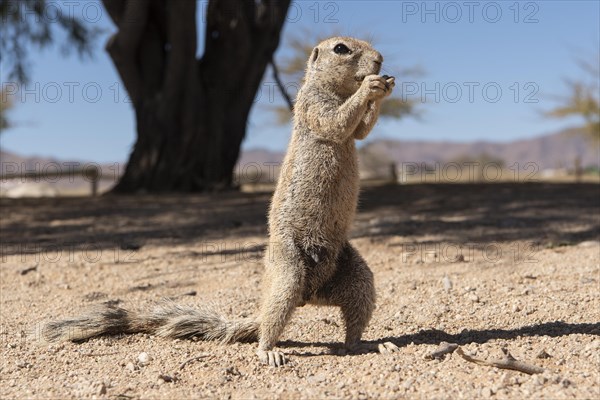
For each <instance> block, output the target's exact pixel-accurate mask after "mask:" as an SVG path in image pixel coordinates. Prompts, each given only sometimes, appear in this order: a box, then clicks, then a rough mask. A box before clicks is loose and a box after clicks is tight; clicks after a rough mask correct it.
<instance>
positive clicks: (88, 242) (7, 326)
mask: <svg viewBox="0 0 600 400" xmlns="http://www.w3.org/2000/svg"><path fill="white" fill-rule="evenodd" d="M599 200H600V186H598V185H587V184H582V185H566V184H561V185H549V184H538V185H510V184H497V185H414V186H388V187H372V188H366V189H365V190H364V193H363V195H362V201H361V206H360V210H359V213H358V215H357V220H356V223H355V229H354V231H353V238H352V243H354V244H355V245H356V247H357V248H358V249H359V250H360V251H361V253H362V254H363V256H364V257H365V259H366V260H367V261H368V262H369V264H370V266H371V268H372V269H373V271H374V273H375V277H376V285H377V291H378V309H377V310H376V312H375V315H374V317H373V319H372V321H371V324H370V326H369V328H368V329H367V331H366V332H365V335H364V339H365V340H367V341H371V342H374V343H380V342H382V341H392V342H394V343H395V344H396V345H398V346H399V347H400V351H399V352H397V353H395V354H392V355H380V354H376V353H370V354H364V355H354V356H341V355H337V354H338V352H337V351H336V346H339V344H340V342H341V341H342V340H343V323H342V321H341V318H340V316H339V315H338V310H336V309H334V308H325V307H323V308H317V307H310V306H306V307H302V308H299V309H298V310H297V312H296V314H295V315H294V318H293V320H292V322H291V323H290V325H289V327H288V328H287V329H286V331H285V333H284V335H283V336H282V338H281V342H280V344H279V347H280V348H281V349H282V350H283V351H284V352H285V353H287V354H288V355H289V357H290V359H291V360H292V362H291V363H290V364H288V365H286V366H285V367H283V368H279V369H276V368H272V367H266V366H263V365H260V364H259V362H258V361H257V358H256V357H255V355H254V351H255V345H254V344H235V345H230V346H226V345H220V344H216V343H210V342H200V341H187V340H179V341H173V340H167V339H161V338H157V337H152V336H149V335H144V334H138V335H131V336H121V337H105V338H99V339H93V340H90V341H88V342H85V343H82V344H73V343H66V344H59V345H51V346H50V347H47V346H40V345H39V344H38V343H36V341H35V340H33V339H32V338H31V337H29V336H28V333H30V332H32V330H33V329H34V328H35V327H36V326H39V325H40V324H42V323H43V322H44V321H48V320H50V319H55V318H60V317H66V316H70V315H75V314H78V313H81V312H82V311H83V310H85V309H86V308H87V307H89V306H90V305H92V304H94V303H99V302H104V301H114V302H120V303H122V304H124V305H134V306H138V307H145V306H150V305H151V304H152V302H153V301H156V300H159V299H161V298H164V297H167V298H173V299H175V301H177V302H180V303H182V304H188V305H194V304H200V303H207V302H209V303H213V304H214V305H215V306H216V307H218V308H220V309H221V310H223V312H224V313H225V314H226V315H227V316H230V317H239V316H247V315H251V314H252V313H253V311H254V310H255V309H256V307H257V303H258V299H259V293H258V288H259V284H260V279H261V272H262V266H261V262H260V259H261V256H262V252H263V249H264V245H265V243H266V241H267V236H266V234H267V232H266V225H265V224H266V217H265V213H266V209H267V205H268V201H269V194H260V193H258V194H236V193H229V194H221V195H198V196H185V197H182V196H165V197H152V196H144V197H135V198H134V197H125V198H107V197H101V198H55V199H29V200H27V199H19V200H16V199H15V200H10V199H1V200H0V205H1V225H0V227H1V231H0V233H1V235H0V238H1V241H2V260H1V264H0V267H1V270H0V279H1V285H0V290H1V299H0V300H1V303H0V306H1V321H0V322H1V326H0V345H1V350H0V351H1V355H2V356H1V361H0V398H2V399H10V398H40V399H42V398H43V399H48V398H94V397H95V398H109V399H138V398H144V399H153V398H171V399H183V398H198V397H200V398H359V399H364V398H449V399H455V398H465V399H472V398H498V399H507V398H510V399H521V398H548V399H561V398H578V399H592V398H600V294H599V293H600V241H599V240H600V202H599ZM442 341H446V342H453V343H457V344H459V345H460V346H461V348H462V349H463V350H464V352H465V353H468V354H471V355H474V356H476V357H478V358H482V359H486V360H490V359H499V358H501V357H502V351H501V350H502V348H506V349H508V351H509V352H510V353H511V354H512V355H513V356H514V357H515V358H517V359H519V360H521V361H524V362H527V363H530V364H533V365H537V366H539V367H542V368H544V372H543V373H541V374H536V375H527V374H524V373H520V372H516V371H508V370H501V369H497V368H494V367H488V366H483V365H478V364H474V363H471V362H468V361H465V360H464V359H462V358H461V357H460V356H459V355H458V354H456V353H453V354H449V355H446V356H445V357H443V358H442V359H439V360H428V359H426V357H425V356H426V355H427V354H429V353H430V352H432V351H433V350H434V349H436V348H437V346H438V345H439V344H440V342H442ZM141 353H146V355H141ZM544 353H545V354H544ZM140 360H141V361H140ZM186 360H190V361H189V362H188V363H187V364H185V365H183V366H182V364H183V363H184V362H185V361H186Z"/></svg>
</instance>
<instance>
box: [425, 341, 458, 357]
mask: <svg viewBox="0 0 600 400" xmlns="http://www.w3.org/2000/svg"><path fill="white" fill-rule="evenodd" d="M457 348H458V345H457V344H456V343H448V342H441V343H440V345H439V346H438V348H437V349H435V350H434V351H432V352H431V353H429V354H427V355H425V359H427V360H436V359H440V358H443V357H444V356H445V355H446V354H450V353H453V352H454V350H456V349H457Z"/></svg>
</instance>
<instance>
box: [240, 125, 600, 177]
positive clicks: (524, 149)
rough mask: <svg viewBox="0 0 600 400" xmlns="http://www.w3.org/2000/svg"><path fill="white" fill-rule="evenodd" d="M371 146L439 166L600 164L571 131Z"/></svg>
mask: <svg viewBox="0 0 600 400" xmlns="http://www.w3.org/2000/svg"><path fill="white" fill-rule="evenodd" d="M367 146H368V149H369V152H371V153H372V154H378V155H381V156H382V157H385V158H387V159H389V160H390V161H394V162H396V163H397V164H401V163H426V164H435V163H444V162H450V161H454V160H459V159H462V160H465V159H468V158H473V159H475V158H479V157H481V156H483V155H485V156H487V157H488V158H493V159H499V160H502V161H504V163H505V165H506V166H510V165H513V164H514V163H515V162H517V163H519V165H521V166H522V165H525V164H526V163H528V162H535V163H537V165H538V166H539V169H540V170H544V169H556V168H571V167H572V166H573V164H574V162H575V158H576V157H579V158H580V160H581V165H582V166H583V167H587V166H599V164H600V144H599V143H598V142H593V141H592V140H591V139H589V137H588V136H587V135H586V134H585V133H584V132H582V131H581V130H578V129H567V130H564V131H561V132H558V133H555V134H551V135H544V136H539V137H535V138H532V139H524V140H516V141H513V142H507V143H497V142H488V141H478V142H464V143H463V142H442V141H424V140H422V141H412V140H392V139H380V140H375V141H372V142H370V143H369V144H368V145H367ZM283 156H284V153H283V152H273V151H268V150H264V149H253V150H247V151H245V152H244V153H243V154H242V156H241V158H240V161H239V164H240V165H245V164H248V163H251V162H255V163H258V164H263V163H267V162H281V161H282V160H283Z"/></svg>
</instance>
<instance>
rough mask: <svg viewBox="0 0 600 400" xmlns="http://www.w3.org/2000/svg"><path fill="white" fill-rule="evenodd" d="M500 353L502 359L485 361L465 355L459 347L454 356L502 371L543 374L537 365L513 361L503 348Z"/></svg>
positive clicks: (542, 370)
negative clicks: (501, 353)
mask: <svg viewBox="0 0 600 400" xmlns="http://www.w3.org/2000/svg"><path fill="white" fill-rule="evenodd" d="M502 352H503V353H504V359H502V360H490V361H486V360H482V359H479V358H475V357H471V356H469V355H467V354H465V353H464V352H463V351H462V349H461V348H460V347H459V348H457V349H456V354H458V355H459V356H461V357H462V358H464V359H465V360H467V361H470V362H472V363H475V364H479V365H486V366H488V367H496V368H502V369H512V370H513V371H519V372H523V373H525V374H529V375H533V374H540V373H542V372H544V369H543V368H541V367H538V366H537V365H532V364H527V363H524V362H523V361H519V360H517V359H515V358H514V357H513V356H512V355H511V354H510V353H509V352H508V350H507V349H505V348H503V349H502Z"/></svg>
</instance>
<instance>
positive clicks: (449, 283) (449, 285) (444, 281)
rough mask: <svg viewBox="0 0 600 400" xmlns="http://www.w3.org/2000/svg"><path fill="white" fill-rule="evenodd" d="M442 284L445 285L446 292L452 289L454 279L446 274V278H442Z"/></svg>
mask: <svg viewBox="0 0 600 400" xmlns="http://www.w3.org/2000/svg"><path fill="white" fill-rule="evenodd" d="M442 284H443V285H444V290H445V291H446V292H449V291H450V290H452V281H451V280H450V278H448V277H447V276H444V278H443V279H442Z"/></svg>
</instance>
